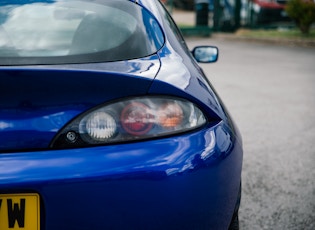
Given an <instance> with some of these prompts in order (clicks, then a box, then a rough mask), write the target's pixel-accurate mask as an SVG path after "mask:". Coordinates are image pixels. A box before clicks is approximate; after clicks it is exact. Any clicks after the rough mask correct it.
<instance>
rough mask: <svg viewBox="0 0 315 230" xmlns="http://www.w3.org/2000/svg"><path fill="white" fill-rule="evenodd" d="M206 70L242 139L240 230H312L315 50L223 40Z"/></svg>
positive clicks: (197, 40) (194, 40) (215, 41)
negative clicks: (215, 57) (217, 53)
mask: <svg viewBox="0 0 315 230" xmlns="http://www.w3.org/2000/svg"><path fill="white" fill-rule="evenodd" d="M186 41H187V44H188V46H189V47H190V48H191V49H192V48H193V47H195V46H197V45H215V46H217V47H218V48H219V61H218V62H217V63H214V64H202V65H201V66H202V68H203V70H204V72H205V73H206V75H207V76H208V78H209V80H210V82H211V83H212V84H213V86H214V88H215V89H216V90H217V92H218V93H219V95H220V97H221V98H222V100H223V102H224V103H225V104H226V106H227V108H228V110H229V111H230V112H231V115H232V117H233V118H234V120H235V121H236V124H237V125H238V127H239V128H240V131H241V134H242V136H243V146H244V162H243V173H242V184H243V186H242V187H243V189H242V202H241V207H240V211H239V219H240V229H241V230H256V229H257V230H302V229H303V230H314V229H315V179H314V178H315V141H314V140H315V90H314V89H315V49H314V48H306V47H300V46H291V45H289V46H288V45H287V44H279V43H265V42H259V41H258V42H254V41H251V42H248V41H247V40H235V39H223V38H222V37H218V36H210V37H209V38H204V37H188V38H186Z"/></svg>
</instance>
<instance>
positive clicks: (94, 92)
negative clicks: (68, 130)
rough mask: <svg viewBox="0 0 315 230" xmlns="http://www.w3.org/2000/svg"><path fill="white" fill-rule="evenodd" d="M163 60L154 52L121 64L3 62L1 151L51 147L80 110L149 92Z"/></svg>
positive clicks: (0, 69)
mask: <svg viewBox="0 0 315 230" xmlns="http://www.w3.org/2000/svg"><path fill="white" fill-rule="evenodd" d="M96 66H97V67H96ZM159 66H160V63H159V61H158V59H157V57H156V56H152V57H150V58H145V59H142V60H138V61H137V62H136V61H134V60H133V61H130V62H127V61H125V62H117V63H115V64H109V63H106V64H100V65H97V64H89V65H68V66H54V67H53V68H49V69H45V68H43V66H40V67H33V68H32V69H31V68H7V67H6V68H0V95H1V98H2V100H1V101H0V108H1V110H0V117H1V119H0V139H2V141H1V142H0V152H1V151H4V150H13V149H19V150H21V149H22V150H23V149H42V148H48V146H49V144H50V142H51V140H52V139H53V137H54V136H55V135H56V133H57V132H58V131H59V130H60V129H61V128H62V127H63V126H64V125H65V124H66V123H68V122H69V121H70V120H72V119H73V118H74V117H75V116H77V115H79V114H80V113H82V112H84V111H86V110H88V109H90V108H92V107H95V106H98V105H100V104H102V103H105V102H108V101H111V100H116V99H118V98H124V97H130V96H135V95H136V96H138V95H139V94H140V95H141V94H142V95H143V94H146V92H147V90H148V89H149V86H150V84H151V82H152V79H153V77H154V76H155V75H156V73H157V71H158V69H159ZM101 70H102V71H101ZM117 70H119V71H120V74H117V73H115V71H116V72H117Z"/></svg>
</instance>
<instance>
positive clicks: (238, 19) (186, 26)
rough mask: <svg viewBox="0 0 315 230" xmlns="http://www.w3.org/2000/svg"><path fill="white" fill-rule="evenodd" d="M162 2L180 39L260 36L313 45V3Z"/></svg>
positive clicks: (255, 0)
mask: <svg viewBox="0 0 315 230" xmlns="http://www.w3.org/2000/svg"><path fill="white" fill-rule="evenodd" d="M162 2H163V3H164V4H165V5H166V6H167V8H168V10H169V11H170V12H171V14H172V15H173V18H174V19H175V21H176V23H177V24H178V25H179V27H180V29H181V30H182V32H183V34H184V35H191V34H192V35H206V36H208V35H211V34H212V33H220V32H223V33H227V34H236V35H241V36H257V37H260V38H261V37H263V36H267V37H281V38H283V39H296V38H299V39H304V40H305V41H309V42H310V43H315V24H314V23H315V0H162ZM262 31H264V32H265V33H264V34H263V33H262ZM257 32H259V33H258V34H257ZM314 45H315V44H314Z"/></svg>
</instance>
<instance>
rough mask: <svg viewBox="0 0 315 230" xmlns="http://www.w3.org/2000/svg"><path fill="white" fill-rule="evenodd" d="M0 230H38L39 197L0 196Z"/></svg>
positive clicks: (27, 195) (26, 194) (30, 195)
mask: <svg viewBox="0 0 315 230" xmlns="http://www.w3.org/2000/svg"><path fill="white" fill-rule="evenodd" d="M0 229H1V230H16V229H23V230H40V198H39V195H38V194H36V193H30V194H28V193H25V194H0Z"/></svg>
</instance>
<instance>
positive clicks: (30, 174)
mask: <svg viewBox="0 0 315 230" xmlns="http://www.w3.org/2000/svg"><path fill="white" fill-rule="evenodd" d="M239 140H240V137H239V136H238V134H237V133H233V132H232V131H231V129H230V128H228V126H227V125H226V124H225V123H224V122H221V123H219V124H217V125H216V126H214V127H207V128H204V129H202V130H199V131H197V132H195V133H188V134H185V135H181V136H177V137H172V138H166V139H157V140H152V141H146V142H141V143H130V144H124V145H111V146H104V147H94V148H81V149H71V150H70V149H69V150H58V151H39V152H27V153H8V154H0V193H5V194H11V193H28V192H32V193H38V194H39V195H40V197H41V230H43V229H45V230H55V229H58V230H63V229H66V230H69V229H75V230H80V229H82V230H83V229H84V230H85V229H198V230H200V229H227V228H228V226H229V224H230V221H231V219H232V216H233V213H234V209H235V206H236V205H237V198H238V192H239V186H240V180H241V168H242V146H241V143H240V141H239Z"/></svg>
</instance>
